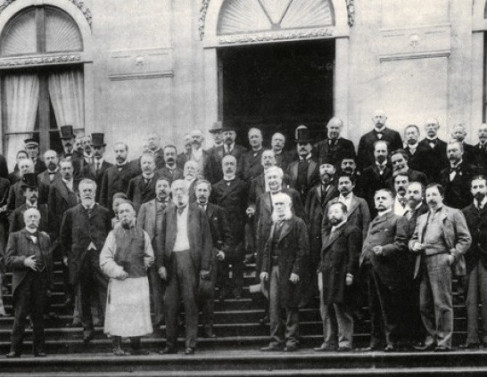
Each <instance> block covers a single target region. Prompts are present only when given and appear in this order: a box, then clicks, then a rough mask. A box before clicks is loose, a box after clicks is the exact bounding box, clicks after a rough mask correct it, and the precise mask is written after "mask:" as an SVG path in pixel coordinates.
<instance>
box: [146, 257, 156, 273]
mask: <svg viewBox="0 0 487 377" xmlns="http://www.w3.org/2000/svg"><path fill="white" fill-rule="evenodd" d="M153 262H154V260H150V259H149V258H145V259H144V268H145V269H146V270H147V269H148V268H149V267H150V266H152V263H153Z"/></svg>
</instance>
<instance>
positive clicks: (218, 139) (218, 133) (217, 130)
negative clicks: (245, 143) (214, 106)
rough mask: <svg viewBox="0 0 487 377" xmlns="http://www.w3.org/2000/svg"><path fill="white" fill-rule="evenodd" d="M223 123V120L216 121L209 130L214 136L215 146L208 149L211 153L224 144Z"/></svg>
mask: <svg viewBox="0 0 487 377" xmlns="http://www.w3.org/2000/svg"><path fill="white" fill-rule="evenodd" d="M222 127H223V123H222V122H221V121H217V122H214V123H213V125H212V127H211V128H210V130H209V132H210V134H211V136H212V137H213V146H212V147H211V148H210V149H208V150H207V152H208V153H209V154H211V153H212V152H213V150H214V149H215V148H218V147H219V146H221V145H223V130H222Z"/></svg>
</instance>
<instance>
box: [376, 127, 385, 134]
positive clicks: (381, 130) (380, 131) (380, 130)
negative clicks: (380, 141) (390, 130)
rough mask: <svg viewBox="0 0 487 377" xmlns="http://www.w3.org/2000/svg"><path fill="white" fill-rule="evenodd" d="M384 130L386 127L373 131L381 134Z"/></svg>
mask: <svg viewBox="0 0 487 377" xmlns="http://www.w3.org/2000/svg"><path fill="white" fill-rule="evenodd" d="M385 129H386V126H384V127H382V128H381V129H379V128H377V127H374V131H375V132H378V133H381V134H383V133H384V131H385Z"/></svg>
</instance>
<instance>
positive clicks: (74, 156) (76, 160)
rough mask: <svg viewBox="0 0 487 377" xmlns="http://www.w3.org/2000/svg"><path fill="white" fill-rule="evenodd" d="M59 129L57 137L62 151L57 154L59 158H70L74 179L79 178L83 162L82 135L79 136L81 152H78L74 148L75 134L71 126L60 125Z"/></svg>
mask: <svg viewBox="0 0 487 377" xmlns="http://www.w3.org/2000/svg"><path fill="white" fill-rule="evenodd" d="M60 131H61V132H60V136H59V137H60V139H61V144H62V145H63V151H62V152H61V153H60V154H59V160H62V159H65V158H69V159H71V160H72V161H73V174H74V176H75V177H76V179H80V178H81V171H82V170H83V166H84V164H85V160H84V145H83V138H84V137H80V140H81V145H82V147H83V150H82V152H81V153H78V151H75V150H74V145H75V139H76V136H75V134H74V131H73V126H71V125H67V126H61V128H60Z"/></svg>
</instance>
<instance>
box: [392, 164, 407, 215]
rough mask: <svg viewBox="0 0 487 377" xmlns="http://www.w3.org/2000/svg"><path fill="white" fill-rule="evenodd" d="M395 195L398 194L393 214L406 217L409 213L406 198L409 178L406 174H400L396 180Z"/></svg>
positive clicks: (394, 180)
mask: <svg viewBox="0 0 487 377" xmlns="http://www.w3.org/2000/svg"><path fill="white" fill-rule="evenodd" d="M393 182H394V193H395V194H396V196H395V198H394V204H393V207H392V208H393V212H394V214H396V215H397V216H404V214H405V213H406V212H407V211H408V209H409V208H408V206H407V204H408V199H407V198H406V189H407V187H408V185H409V176H408V175H407V174H404V173H398V174H397V175H396V176H395V177H394V179H393Z"/></svg>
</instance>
